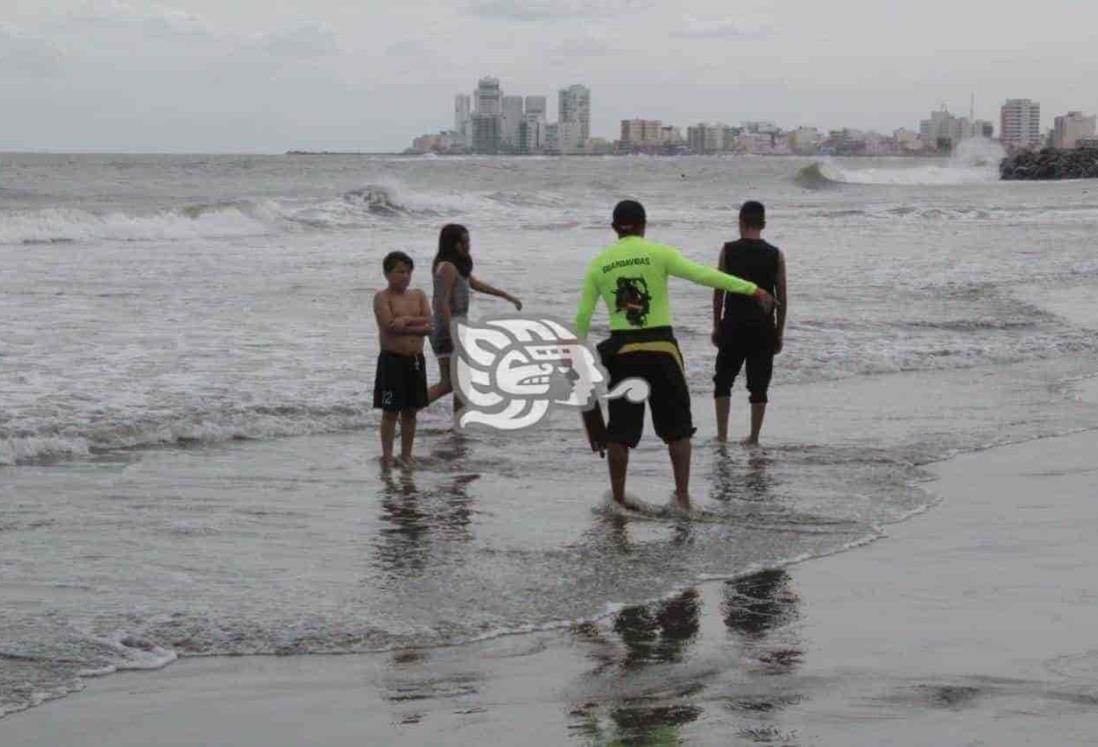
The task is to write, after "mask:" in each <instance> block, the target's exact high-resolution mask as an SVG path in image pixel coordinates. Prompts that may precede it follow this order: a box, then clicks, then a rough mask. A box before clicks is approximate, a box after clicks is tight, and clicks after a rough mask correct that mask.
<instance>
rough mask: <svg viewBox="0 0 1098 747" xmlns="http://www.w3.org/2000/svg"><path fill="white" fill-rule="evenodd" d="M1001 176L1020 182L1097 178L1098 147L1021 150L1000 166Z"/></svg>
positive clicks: (1004, 160) (1003, 161) (1005, 159)
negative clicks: (1026, 180)
mask: <svg viewBox="0 0 1098 747" xmlns="http://www.w3.org/2000/svg"><path fill="white" fill-rule="evenodd" d="M999 177H1000V178H1002V179H1008V180H1021V179H1033V180H1038V179H1098V148H1075V149H1073V150H1060V149H1057V148H1045V149H1044V150H1040V151H1021V152H1019V153H1015V154H1014V155H1011V156H1007V157H1006V158H1004V159H1003V160H1002V161H1001V162H1000V163H999Z"/></svg>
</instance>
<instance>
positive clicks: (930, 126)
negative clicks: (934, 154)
mask: <svg viewBox="0 0 1098 747" xmlns="http://www.w3.org/2000/svg"><path fill="white" fill-rule="evenodd" d="M972 136H973V127H972V122H970V121H969V119H968V118H967V117H955V116H953V115H952V114H951V113H950V112H949V110H948V109H946V108H944V107H943V108H942V109H940V110H939V111H936V112H931V113H930V119H924V120H923V121H922V122H920V123H919V137H920V138H921V139H922V141H923V143H924V145H925V147H926V148H928V149H929V150H932V151H934V150H942V151H949V150H951V149H953V148H954V147H956V146H957V144H958V143H960V142H961V141H962V140H967V139H968V138H970V137H972Z"/></svg>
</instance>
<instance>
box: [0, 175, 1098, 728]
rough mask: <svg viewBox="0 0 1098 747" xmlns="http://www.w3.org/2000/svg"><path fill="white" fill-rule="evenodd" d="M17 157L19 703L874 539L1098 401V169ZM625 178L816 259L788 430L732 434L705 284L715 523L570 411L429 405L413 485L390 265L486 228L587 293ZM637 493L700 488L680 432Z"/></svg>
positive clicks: (643, 595)
mask: <svg viewBox="0 0 1098 747" xmlns="http://www.w3.org/2000/svg"><path fill="white" fill-rule="evenodd" d="M4 158H5V162H4V164H3V165H4V174H5V180H6V181H5V185H6V187H8V188H12V187H15V189H14V191H6V192H5V193H4V194H3V195H2V196H0V200H2V201H0V260H2V261H4V263H5V266H6V267H8V268H10V271H9V272H6V273H5V274H4V275H3V277H0V312H2V313H3V314H4V317H5V319H7V320H8V324H7V328H8V330H9V333H8V334H7V336H6V337H5V339H4V341H3V343H2V346H0V388H2V391H3V393H4V407H3V408H0V463H2V464H4V465H7V466H4V467H0V470H3V476H4V481H3V484H2V486H0V500H2V505H3V508H4V510H3V518H2V519H0V536H2V537H3V538H4V540H5V542H4V543H3V545H2V547H0V568H2V569H3V572H4V577H5V589H4V592H3V598H2V601H3V602H4V604H3V605H0V610H2V611H0V641H3V644H2V645H0V656H2V658H0V710H10V709H18V708H22V707H25V706H26V705H28V704H30V703H33V702H35V701H36V700H38V699H40V698H41V697H45V696H48V695H57V694H61V693H63V692H65V691H67V690H68V689H70V688H72V687H77V686H79V684H80V681H81V675H82V673H89V672H104V671H110V670H112V669H124V668H143V667H157V666H162V665H164V664H165V663H167V662H169V661H171V660H173V659H174V658H175V657H176V656H193V655H209V654H259V653H277V654H283V655H290V654H317V653H325V652H360V651H377V650H385V649H393V648H405V647H408V646H435V645H449V644H454V643H461V642H467V641H474V640H478V639H483V638H485V637H489V636H494V635H499V634H503V633H510V632H515V631H525V630H539V629H544V628H558V627H569V626H574V625H576V624H581V623H582V621H589V622H590V621H595V622H598V621H603V620H605V619H608V618H607V615H609V614H610V613H611V612H613V611H615V610H618V609H619V607H621V606H623V605H624V606H626V607H629V606H633V605H638V604H650V603H653V602H652V600H659V599H664V600H666V599H667V598H670V597H669V596H668V595H672V594H674V593H676V590H681V589H682V588H686V587H690V586H691V585H692V584H694V583H696V582H697V581H698V580H699V579H703V578H738V577H740V576H743V575H744V574H748V573H751V572H753V571H757V570H760V569H765V568H776V567H780V566H782V565H784V564H785V563H788V562H789V561H791V560H794V559H802V558H806V557H815V556H820V555H826V554H829V553H832V552H835V551H838V550H841V549H843V548H846V547H850V546H852V545H856V544H858V543H862V542H864V541H866V540H867V539H870V538H873V537H876V536H878V535H879V534H880V531H881V527H884V526H887V525H888V524H889V523H891V522H895V521H899V520H902V519H904V518H905V517H909V516H911V515H913V514H916V513H918V512H920V511H923V510H925V509H926V508H927V507H928V506H929V505H931V503H932V502H933V500H934V499H933V497H932V496H930V495H928V494H927V493H926V492H925V491H923V490H922V489H921V482H922V481H923V480H924V479H925V473H924V472H923V470H922V468H923V467H924V466H925V465H926V464H928V463H931V462H934V461H936V460H939V459H943V458H946V457H949V456H950V455H952V454H956V453H962V452H966V451H971V450H973V449H979V448H983V447H986V446H988V445H993V444H999V443H1010V442H1015V441H1023V440H1027V439H1031V438H1034V437H1037V436H1043V435H1049V434H1054V433H1062V432H1068V431H1072V430H1077V429H1081V428H1089V427H1093V426H1094V424H1095V422H1096V421H1098V417H1096V416H1095V413H1094V412H1093V411H1092V410H1091V409H1087V408H1081V407H1080V406H1079V403H1080V401H1082V402H1084V403H1085V402H1086V401H1087V400H1088V398H1089V397H1091V394H1090V393H1089V392H1090V385H1089V384H1088V383H1087V382H1092V381H1093V380H1094V379H1093V377H1094V375H1095V374H1096V373H1098V341H1096V339H1095V336H1094V333H1093V328H1092V325H1091V323H1090V322H1089V321H1088V320H1092V319H1093V318H1096V317H1094V313H1093V312H1094V309H1093V306H1094V304H1093V303H1092V301H1093V300H1094V298H1095V296H1094V294H1093V292H1092V291H1093V286H1094V285H1095V283H1096V282H1098V255H1096V254H1095V251H1094V248H1095V247H1094V241H1093V236H1094V235H1095V228H1096V227H1098V193H1096V194H1095V195H1090V194H1085V193H1082V192H1080V191H1079V190H1078V189H1075V188H1074V187H1070V186H1069V185H1002V184H999V183H994V182H988V183H967V182H966V183H956V184H945V185H943V184H940V183H938V182H935V183H934V184H932V185H920V184H918V183H917V176H918V172H917V171H912V170H911V169H918V168H921V167H920V166H919V165H918V164H903V165H898V164H894V163H891V162H887V161H886V162H882V163H878V164H865V163H845V164H843V165H842V168H844V169H846V170H847V171H851V172H852V173H853V178H852V182H851V183H847V184H842V185H837V186H832V187H829V188H827V189H823V190H806V189H802V188H801V187H799V186H798V185H797V184H796V182H795V181H794V176H795V172H796V170H797V169H798V168H800V164H799V162H797V161H795V160H785V159H779V160H760V159H683V160H681V161H662V160H656V161H645V160H643V159H635V160H634V159H613V160H607V161H600V160H597V159H596V160H590V161H589V160H587V159H583V163H578V164H577V163H563V162H560V161H545V160H529V161H526V160H518V159H495V160H491V159H481V160H478V159H472V160H468V161H447V162H446V163H445V164H443V163H425V162H417V161H414V160H409V159H394V160H385V159H375V160H371V159H344V160H340V159H334V160H329V159H324V160H323V162H318V161H309V162H308V163H307V164H304V165H303V164H302V163H301V162H300V161H295V160H294V159H292V158H290V159H287V158H283V159H279V158H250V157H249V158H245V159H228V158H216V157H215V158H187V157H149V158H128V157H127V158H121V159H115V160H113V161H112V160H111V159H103V158H97V157H86V158H83V157H74V158H71V159H68V160H62V161H58V160H57V159H55V158H52V157H25V156H19V157H16V159H17V161H18V162H16V163H8V161H10V160H11V158H10V157H4ZM245 162H247V164H248V165H247V166H246V167H245V165H244V163H245ZM62 166H63V168H62ZM858 169H869V171H865V172H864V173H862V174H861V175H860V176H859V174H858V173H856V172H857V170H858ZM890 169H891V170H896V169H907V171H905V172H904V174H903V175H902V176H897V177H895V178H892V181H891V182H888V183H875V184H872V183H861V184H859V183H857V181H858V179H861V180H862V181H863V182H865V181H867V180H872V179H876V180H877V181H878V182H881V181H882V179H883V178H884V177H882V176H881V174H882V173H885V176H887V175H888V173H887V172H889V170H890ZM913 174H914V175H915V176H913ZM890 178H891V177H890ZM20 179H22V180H23V186H22V187H19V180H20ZM13 180H14V185H13ZM912 182H915V183H912ZM93 185H95V186H93ZM368 185H373V186H372V187H368ZM20 190H21V191H20ZM627 195H628V196H635V197H640V198H641V199H642V200H644V201H645V203H646V204H647V205H648V208H649V213H650V215H652V216H653V224H652V228H651V233H652V235H653V236H654V237H655V238H658V239H661V240H665V241H668V242H672V243H677V244H679V245H681V246H682V247H683V248H684V250H685V251H686V253H687V254H688V255H689V256H692V257H693V258H695V259H697V260H699V261H704V262H712V261H714V260H715V258H716V251H717V248H718V247H719V244H720V241H721V240H723V238H725V237H726V236H727V234H728V231H729V230H730V224H731V222H732V220H733V219H734V215H735V213H734V211H732V210H731V207H730V206H731V204H733V203H735V202H736V201H738V200H739V199H743V198H746V197H748V196H751V197H761V198H762V199H764V200H766V201H767V202H768V203H769V204H770V205H771V210H770V220H771V228H770V230H769V232H768V237H769V238H770V239H771V240H772V241H774V242H775V243H777V244H779V245H780V246H782V247H783V249H785V251H786V253H787V257H788V261H789V263H790V268H791V270H790V271H791V288H792V306H791V319H790V328H789V331H788V335H787V344H786V347H787V350H786V352H784V353H783V354H782V356H781V357H780V358H779V359H778V361H777V366H776V380H775V386H774V390H773V391H772V399H773V401H774V405H773V406H772V408H771V412H770V414H769V416H768V422H767V426H766V431H765V434H764V436H765V439H766V444H765V448H763V449H760V450H757V451H745V450H742V449H739V448H738V447H723V448H722V447H718V446H717V445H715V444H713V443H711V437H712V430H713V429H712V421H711V417H712V416H711V415H710V407H711V404H710V400H709V399H708V391H709V387H710V384H709V377H710V367H711V365H712V359H713V354H714V351H713V349H712V348H711V347H710V345H709V342H708V332H707V330H708V314H709V307H708V304H709V294H708V292H707V291H705V290H702V289H695V288H690V287H689V286H687V285H686V284H684V283H678V282H676V283H674V284H673V286H672V294H673V297H674V309H675V313H676V317H675V321H676V332H677V335H678V337H679V340H680V343H681V344H682V348H683V351H684V353H685V356H686V360H687V367H688V375H689V379H690V384H691V388H692V391H693V393H694V396H695V404H694V412H695V420H696V421H697V424H698V425H699V426H700V428H701V431H700V433H699V439H698V441H697V443H696V449H695V467H694V470H695V471H694V481H693V493H694V496H695V498H696V500H697V501H698V502H699V503H700V504H701V505H703V506H704V507H705V510H706V512H707V513H706V518H707V520H706V521H694V522H690V521H686V522H683V521H678V520H666V521H665V520H660V521H626V522H625V523H624V524H622V523H621V522H619V521H617V520H615V519H613V518H608V517H607V516H605V515H602V514H598V513H594V512H592V507H595V506H598V505H599V503H600V501H602V500H603V496H604V493H605V488H606V485H605V482H606V480H605V473H604V470H605V464H604V463H603V462H601V461H599V460H598V459H597V458H596V457H593V456H591V455H589V454H588V453H586V450H585V449H584V444H583V438H582V435H581V432H580V429H579V426H578V423H577V422H575V421H574V419H573V418H570V417H567V416H558V417H555V418H554V419H553V420H552V421H551V422H549V423H548V424H545V425H544V427H542V428H540V429H538V430H536V431H532V432H530V433H528V434H522V435H519V436H514V437H506V438H505V437H502V436H498V435H493V434H483V433H482V434H476V435H473V436H471V437H468V438H459V437H455V436H453V435H451V434H449V433H448V432H447V425H448V417H447V415H446V413H445V411H444V410H445V408H444V407H438V408H434V409H432V410H430V411H428V412H426V413H425V414H424V415H423V417H422V432H421V437H420V439H419V440H418V444H417V451H418V452H419V453H420V454H421V455H422V456H423V460H422V462H423V463H422V465H421V466H420V468H419V469H418V470H416V471H415V472H414V473H404V472H401V471H399V470H397V471H393V472H391V473H388V474H382V473H381V471H380V470H379V469H378V467H377V464H376V456H377V451H378V450H377V445H376V435H375V431H374V427H375V425H376V417H375V415H374V413H373V411H372V410H371V409H370V408H369V406H368V405H369V392H370V384H371V376H372V373H373V355H374V352H375V350H374V344H375V343H374V339H375V336H374V332H373V329H372V328H373V322H372V319H371V318H370V314H369V298H370V294H371V292H372V290H373V289H374V288H376V287H378V285H379V284H380V281H379V270H378V265H379V262H380V256H381V255H382V254H384V252H386V251H388V250H389V249H392V248H404V249H406V250H408V251H410V252H411V253H412V254H413V255H414V256H415V258H416V260H417V262H418V266H419V267H420V270H419V271H418V274H417V275H416V282H417V284H419V285H423V284H424V283H425V279H426V275H425V272H424V268H425V266H426V265H427V264H428V261H429V258H430V256H431V249H432V247H431V244H432V242H433V241H434V237H435V233H436V231H437V228H438V226H439V225H440V224H441V223H443V222H445V221H449V220H459V221H464V222H466V223H468V224H469V225H470V226H471V228H472V230H473V237H474V252H475V256H476V257H477V261H478V269H477V272H478V273H480V274H482V275H483V276H484V277H485V278H486V279H489V280H491V281H492V282H493V283H494V284H496V285H500V286H504V287H506V288H508V289H511V290H514V291H516V292H517V294H518V295H521V296H523V297H524V299H525V300H526V302H527V309H528V310H530V311H535V312H537V313H543V314H546V315H549V316H553V317H557V318H562V319H568V318H570V317H571V315H572V313H573V311H574V304H575V294H576V292H577V290H576V289H577V283H578V278H579V276H580V274H581V273H582V268H583V266H584V263H585V261H586V258H587V257H589V256H590V254H591V252H592V251H593V250H594V249H595V248H597V247H598V246H600V245H602V244H604V243H606V242H608V241H609V238H610V237H609V236H608V231H607V230H606V228H605V222H606V215H607V214H608V212H609V206H610V205H612V203H613V201H614V200H615V199H617V198H618V197H619V196H627ZM257 266H258V267H261V268H262V272H258V273H257V272H256V267H257ZM500 310H502V309H501V308H500V307H498V306H495V305H494V304H493V303H492V302H491V301H485V300H483V299H480V300H478V301H477V303H476V306H475V307H474V317H475V316H477V315H483V314H488V313H492V312H495V311H500ZM1088 315H1089V316H1088ZM432 373H433V366H432ZM432 378H433V376H432ZM735 396H736V399H735V401H734V427H733V432H734V433H738V432H740V430H742V428H743V427H744V425H745V424H744V422H743V420H744V418H745V413H744V410H743V402H742V400H743V398H744V395H743V393H742V390H740V389H739V388H737V390H736V395H735ZM630 485H631V489H632V490H634V491H635V492H637V493H638V494H639V495H640V496H641V497H643V498H644V499H645V500H647V501H649V502H652V503H663V502H664V501H666V500H667V498H668V493H669V487H670V475H669V468H668V465H667V459H666V455H665V452H664V451H663V449H662V448H661V447H660V445H659V444H657V443H655V441H654V438H652V437H651V436H648V437H647V438H646V440H645V441H644V442H643V443H642V446H641V448H640V449H639V450H638V452H637V453H636V456H635V458H634V459H633V463H632V471H631V482H630ZM659 603H662V602H659ZM646 614H647V613H646ZM652 614H655V613H652Z"/></svg>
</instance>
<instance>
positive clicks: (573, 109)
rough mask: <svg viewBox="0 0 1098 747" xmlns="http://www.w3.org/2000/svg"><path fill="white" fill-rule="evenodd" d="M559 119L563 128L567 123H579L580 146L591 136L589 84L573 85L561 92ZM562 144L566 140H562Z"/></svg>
mask: <svg viewBox="0 0 1098 747" xmlns="http://www.w3.org/2000/svg"><path fill="white" fill-rule="evenodd" d="M558 104H559V105H560V108H559V110H558V112H557V115H558V116H557V119H558V121H559V122H560V124H561V126H562V128H563V126H564V125H566V124H577V125H579V129H578V132H579V135H578V137H579V141H580V142H579V146H580V147H582V145H583V143H585V142H587V138H589V137H591V91H590V89H588V88H587V86H581V85H573V86H569V87H568V88H562V89H560V92H559V98H558ZM561 142H562V146H563V143H564V140H563V138H562V140H561Z"/></svg>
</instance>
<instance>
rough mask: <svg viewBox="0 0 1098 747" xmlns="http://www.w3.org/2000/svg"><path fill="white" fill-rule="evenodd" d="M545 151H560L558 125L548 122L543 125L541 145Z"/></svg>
mask: <svg viewBox="0 0 1098 747" xmlns="http://www.w3.org/2000/svg"><path fill="white" fill-rule="evenodd" d="M543 148H544V149H545V152H546V153H560V125H559V124H558V123H556V122H550V123H549V124H547V125H545V142H544V145H543Z"/></svg>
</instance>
